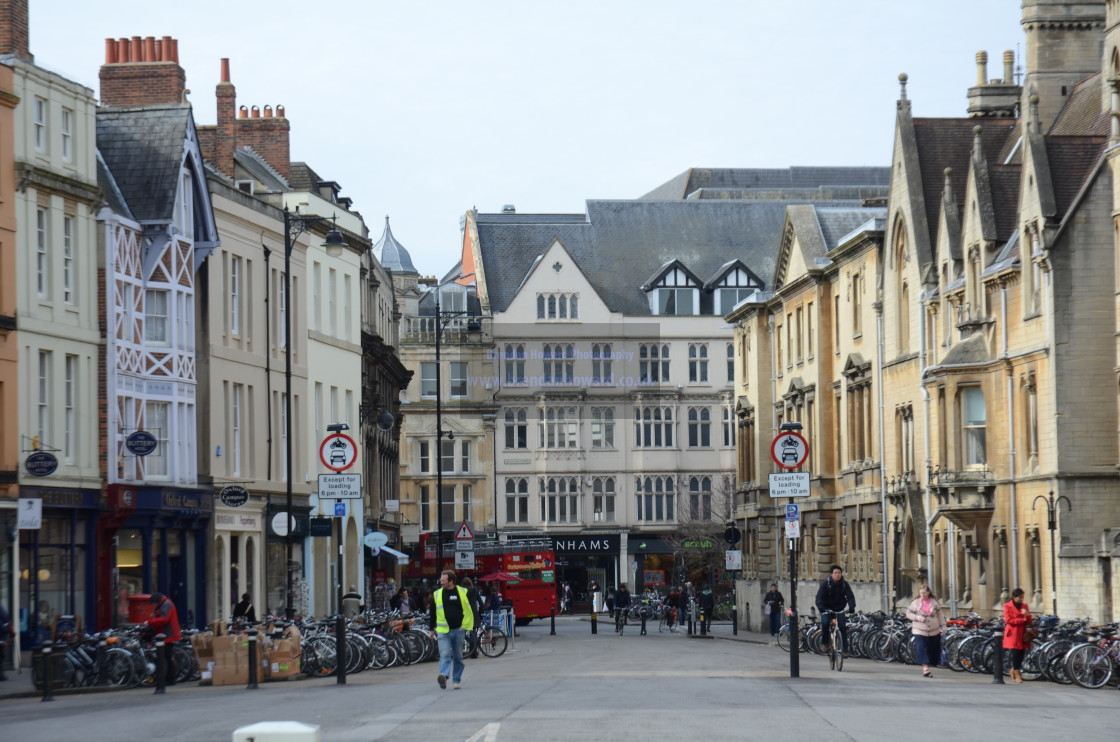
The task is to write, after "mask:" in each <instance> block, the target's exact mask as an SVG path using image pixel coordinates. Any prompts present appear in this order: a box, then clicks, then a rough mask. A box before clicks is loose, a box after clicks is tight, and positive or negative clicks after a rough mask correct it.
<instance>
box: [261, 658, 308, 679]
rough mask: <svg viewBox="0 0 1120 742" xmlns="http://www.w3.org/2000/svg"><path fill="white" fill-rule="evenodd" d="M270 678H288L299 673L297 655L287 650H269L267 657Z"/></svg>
mask: <svg viewBox="0 0 1120 742" xmlns="http://www.w3.org/2000/svg"><path fill="white" fill-rule="evenodd" d="M266 661H267V663H268V665H269V675H270V679H276V680H280V679H281V678H290V677H294V676H296V675H299V673H300V663H299V655H295V656H293V655H291V654H288V653H287V652H275V651H274V652H269V653H268V657H267V660H266Z"/></svg>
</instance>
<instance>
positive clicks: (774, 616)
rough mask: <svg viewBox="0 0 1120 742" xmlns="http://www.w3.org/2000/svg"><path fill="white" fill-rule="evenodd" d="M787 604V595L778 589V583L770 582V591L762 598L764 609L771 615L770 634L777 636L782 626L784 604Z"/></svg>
mask: <svg viewBox="0 0 1120 742" xmlns="http://www.w3.org/2000/svg"><path fill="white" fill-rule="evenodd" d="M785 604H786V599H785V596H783V595H782V594H781V592H779V590H778V583H776V582H773V583H771V584H770V592H768V593H766V596H765V597H764V598H763V599H762V605H763V606H764V608H763V610H764V611H765V612H766V614H767V615H768V616H769V617H770V636H777V635H778V629H780V628H781V626H782V606H784V605H785Z"/></svg>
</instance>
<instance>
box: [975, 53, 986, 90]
mask: <svg viewBox="0 0 1120 742" xmlns="http://www.w3.org/2000/svg"><path fill="white" fill-rule="evenodd" d="M987 81H988V52H976V85H977V87H983V86H984V84H985V83H987Z"/></svg>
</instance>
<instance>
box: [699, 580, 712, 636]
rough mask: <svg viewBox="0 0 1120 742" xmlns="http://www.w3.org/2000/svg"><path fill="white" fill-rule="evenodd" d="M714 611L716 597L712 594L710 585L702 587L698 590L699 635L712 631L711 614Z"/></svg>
mask: <svg viewBox="0 0 1120 742" xmlns="http://www.w3.org/2000/svg"><path fill="white" fill-rule="evenodd" d="M715 609H716V596H715V593H713V592H712V587H711V585H704V587H702V588H700V619H701V624H702V626H701V628H700V633H701V634H705V633H707V632H709V631H711V629H712V613H713V612H714V611H715Z"/></svg>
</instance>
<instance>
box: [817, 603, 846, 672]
mask: <svg viewBox="0 0 1120 742" xmlns="http://www.w3.org/2000/svg"><path fill="white" fill-rule="evenodd" d="M840 613H842V611H821V615H822V616H828V669H830V670H835V671H836V672H841V671H843V669H844V647H843V644H844V636H843V634H841V633H840V623H839V622H838V621H837V620H836V616H837V615H839V614H840Z"/></svg>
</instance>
